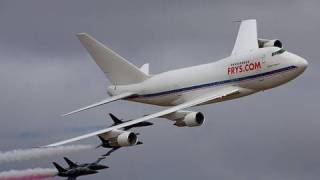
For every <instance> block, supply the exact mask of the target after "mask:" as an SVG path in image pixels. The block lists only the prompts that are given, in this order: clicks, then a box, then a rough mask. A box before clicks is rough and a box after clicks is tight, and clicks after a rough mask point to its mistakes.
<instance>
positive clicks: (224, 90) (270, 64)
mask: <svg viewBox="0 0 320 180" xmlns="http://www.w3.org/2000/svg"><path fill="white" fill-rule="evenodd" d="M77 37H78V38H79V40H80V42H81V43H82V45H83V46H84V47H85V48H86V50H87V51H88V52H89V54H90V55H91V57H92V59H93V60H94V61H95V62H96V64H97V65H98V66H99V67H100V69H101V70H102V72H103V73H104V74H105V76H106V77H107V78H108V79H109V80H110V82H111V85H110V86H109V87H108V88H107V92H108V94H109V95H110V96H111V97H108V98H106V99H104V100H102V101H99V102H97V103H94V104H92V105H89V106H86V107H84V108H80V109H78V110H75V111H72V112H70V113H66V114H64V115H65V116H67V115H71V114H74V113H78V112H80V111H84V110H88V109H91V108H95V107H98V106H101V105H104V104H107V103H110V102H114V101H117V100H127V101H134V102H140V103H144V104H152V105H157V106H167V108H166V109H163V110H160V111H159V112H155V113H151V114H149V115H147V116H144V117H140V118H137V119H134V120H131V121H128V122H124V123H121V124H118V125H115V126H112V127H107V128H104V129H101V130H98V131H95V132H91V133H88V134H84V135H81V136H78V137H74V138H71V139H67V140H63V141H60V142H57V143H53V144H49V145H47V146H46V147H51V146H59V145H63V144H67V143H71V142H75V141H79V140H82V139H85V138H89V137H94V136H97V135H98V136H100V137H103V139H105V140H108V142H111V144H114V145H117V146H132V145H135V144H136V142H137V139H136V136H135V135H134V134H133V133H130V132H126V131H122V130H120V129H125V128H129V127H132V126H133V125H136V124H139V123H141V122H145V121H149V120H150V119H154V118H165V119H168V120H171V121H174V125H175V126H178V127H197V126H201V125H203V123H204V121H205V115H204V114H203V113H202V112H196V111H188V110H186V109H187V108H191V107H194V106H200V105H206V104H212V103H218V102H223V101H228V100H232V99H236V98H241V97H245V96H248V95H251V94H254V93H258V92H261V91H264V90H267V89H272V88H275V87H278V86H281V85H283V84H285V83H287V82H289V81H292V80H293V79H295V78H297V77H298V76H300V75H301V74H302V73H303V72H304V71H305V70H306V69H307V67H308V62H307V61H306V60H305V59H304V58H302V57H300V56H298V55H296V54H294V53H292V52H289V51H287V50H285V49H284V48H283V43H282V42H281V41H280V40H279V39H261V38H258V34H257V23H256V20H255V19H248V20H244V21H241V24H240V28H239V31H238V35H237V38H236V41H235V44H234V47H233V50H232V52H231V54H230V55H229V56H227V57H225V58H223V59H220V60H217V61H215V62H210V63H207V64H201V65H197V66H191V67H185V68H180V69H174V70H170V71H167V72H162V73H159V74H150V73H149V64H145V65H143V66H142V67H141V68H139V67H137V66H135V65H133V64H132V63H130V62H129V61H127V60H126V59H125V58H123V57H121V56H120V55H119V54H117V53H115V52H114V51H112V50H111V49H109V48H107V47H106V46H105V45H103V44H102V43H101V42H99V41H97V40H96V39H94V38H93V37H92V36H90V35H88V34H86V33H79V34H77Z"/></svg>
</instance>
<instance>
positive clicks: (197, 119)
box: [174, 112, 205, 127]
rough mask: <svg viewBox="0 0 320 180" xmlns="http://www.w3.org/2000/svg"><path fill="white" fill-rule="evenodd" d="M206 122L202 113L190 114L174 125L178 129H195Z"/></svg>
mask: <svg viewBox="0 0 320 180" xmlns="http://www.w3.org/2000/svg"><path fill="white" fill-rule="evenodd" d="M204 121H205V118H204V115H203V114H202V113H201V112H190V113H188V114H186V115H185V116H184V117H183V118H181V119H177V120H176V123H175V124H174V125H176V126H178V127H185V126H187V127H195V126H201V125H202V124H203V123H204Z"/></svg>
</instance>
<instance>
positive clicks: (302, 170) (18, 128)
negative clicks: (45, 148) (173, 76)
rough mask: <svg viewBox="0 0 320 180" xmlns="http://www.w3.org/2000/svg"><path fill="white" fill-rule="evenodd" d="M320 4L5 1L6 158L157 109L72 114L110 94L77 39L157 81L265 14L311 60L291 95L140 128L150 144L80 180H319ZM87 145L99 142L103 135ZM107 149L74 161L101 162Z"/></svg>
mask: <svg viewBox="0 0 320 180" xmlns="http://www.w3.org/2000/svg"><path fill="white" fill-rule="evenodd" d="M319 8H320V2H319V1H318V0H303V1H301V0H281V1H279V0H268V1H265V0H234V1H231V0H222V1H214V0H212V1H201V0H194V1H190V0H184V1H182V0H181V1H178V0H162V1H160V0H158V1H153V0H135V1H132V0H125V1H124V0H114V1H109V0H105V1H102V0H101V1H97V0H90V1H82V0H68V1H64V0H55V1H48V0H29V1H18V0H0V84H1V86H0V120H1V124H0V144H1V147H0V151H7V150H11V149H17V148H29V147H34V146H39V145H46V144H49V143H53V142H56V141H59V140H62V139H65V138H69V137H73V136H77V135H80V134H83V133H85V132H88V131H93V130H96V129H99V128H103V127H105V126H106V125H109V124H110V123H111V122H110V119H109V118H107V117H106V116H107V113H109V112H113V113H115V114H116V115H118V116H120V117H122V118H125V119H128V118H136V117H140V116H142V115H144V114H148V113H151V112H156V111H158V110H160V109H161V108H159V107H154V106H148V105H142V104H138V103H132V102H124V101H121V102H115V103H112V104H108V105H106V106H103V107H101V108H97V109H95V110H91V111H87V112H83V113H79V114H77V115H75V116H72V117H68V118H62V117H60V116H59V115H60V114H62V113H65V112H69V111H70V110H73V109H75V108H78V107H81V106H83V105H88V104H91V103H93V102H96V101H99V100H101V99H103V98H105V97H107V93H106V88H107V86H108V85H109V82H108V81H107V79H106V78H105V77H104V74H103V73H102V72H101V71H100V70H99V68H98V67H97V66H96V65H95V63H94V62H93V61H92V60H91V59H90V57H89V55H88V54H87V53H86V51H85V50H84V48H83V47H82V46H81V45H80V43H79V41H78V40H77V39H76V37H75V36H74V34H75V33H78V32H87V33H89V34H91V35H92V36H94V37H95V38H97V39H98V40H100V41H101V42H103V43H105V44H106V45H107V46H108V47H110V48H112V49H114V50H115V51H117V52H118V53H119V54H121V55H122V56H123V57H125V58H126V59H128V60H129V61H131V62H132V63H134V64H136V65H137V66H141V65H142V64H144V63H146V62H149V63H150V67H151V73H159V72H162V71H166V70H169V69H175V68H180V67H186V66H191V65H196V64H202V63H208V62H212V61H216V60H218V59H220V58H223V57H225V56H228V55H229V54H230V52H231V50H232V47H233V43H234V40H235V37H236V33H237V31H238V24H237V23H233V22H232V21H234V20H239V19H246V18H256V19H257V21H258V33H259V35H258V36H259V37H261V38H269V39H272V38H278V39H280V40H282V42H283V44H284V48H285V49H287V50H288V51H290V52H293V53H296V54H298V55H300V56H302V57H304V58H306V59H307V60H308V62H309V68H308V69H307V70H306V72H305V73H304V74H303V75H302V76H300V77H298V78H297V79H295V80H294V81H292V82H290V83H288V84H285V85H283V86H281V87H278V88H275V89H272V90H268V91H265V92H261V93H258V94H255V95H252V96H249V97H246V98H241V99H237V100H233V101H229V102H223V103H219V104H214V105H207V106H203V107H197V108H192V109H193V110H198V111H201V112H203V113H205V115H206V120H207V121H206V123H205V124H204V125H203V126H202V127H199V128H176V127H175V126H172V125H171V123H170V122H168V121H165V120H160V119H157V120H155V122H156V125H155V126H153V127H150V128H145V129H141V132H142V134H141V135H140V139H141V141H143V142H144V143H145V144H144V145H142V146H138V147H130V148H127V149H123V150H120V151H119V152H116V153H114V154H113V155H112V157H111V158H109V159H108V160H107V161H105V163H106V164H108V165H109V166H110V167H111V168H110V169H108V170H106V171H103V172H101V173H99V174H97V175H94V176H87V177H83V178H82V179H118V180H127V179H139V180H147V179H148V180H150V179H152V180H163V179H172V180H173V179H183V180H193V179H201V180H213V179H219V180H222V179H223V180H251V179H252V180H256V179H259V180H270V179H276V180H277V179H279V180H280V179H281V180H284V179H288V180H298V179H304V180H311V179H312V180H313V179H319V176H320V153H319V152H320V140H319V137H320V131H319V130H320V119H319V87H320V85H319V77H320V66H319V65H320V63H319V61H320V55H319V42H320V38H319V37H320V36H319V32H320V31H319V30H320V21H319V19H320V13H319ZM82 143H90V144H98V140H97V139H96V138H91V139H88V140H85V141H82ZM104 152H105V151H104V150H98V151H96V150H94V151H87V152H80V153H76V154H73V155H71V156H70V158H72V159H75V160H77V161H79V162H87V161H93V160H95V158H96V157H97V156H99V155H100V154H102V153H104ZM53 160H55V161H58V162H61V163H62V157H53V158H50V159H41V160H37V161H29V162H23V163H16V164H15V163H11V164H5V165H4V164H2V165H1V166H0V171H4V170H8V169H12V168H14V169H25V168H32V167H52V165H51V164H50V163H51V161H53Z"/></svg>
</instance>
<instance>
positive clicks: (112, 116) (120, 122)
mask: <svg viewBox="0 0 320 180" xmlns="http://www.w3.org/2000/svg"><path fill="white" fill-rule="evenodd" d="M109 116H110V117H111V119H112V121H113V122H114V125H118V124H122V123H123V121H121V120H120V119H119V118H117V117H116V116H115V115H113V114H112V113H109Z"/></svg>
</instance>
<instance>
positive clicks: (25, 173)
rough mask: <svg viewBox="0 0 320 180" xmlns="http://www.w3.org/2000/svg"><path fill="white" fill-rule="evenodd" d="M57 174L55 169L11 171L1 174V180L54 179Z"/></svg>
mask: <svg viewBox="0 0 320 180" xmlns="http://www.w3.org/2000/svg"><path fill="white" fill-rule="evenodd" d="M56 174H57V171H56V170H55V169H49V168H35V169H25V170H10V171H4V172H0V180H39V179H45V178H49V177H53V176H55V175H56Z"/></svg>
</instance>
